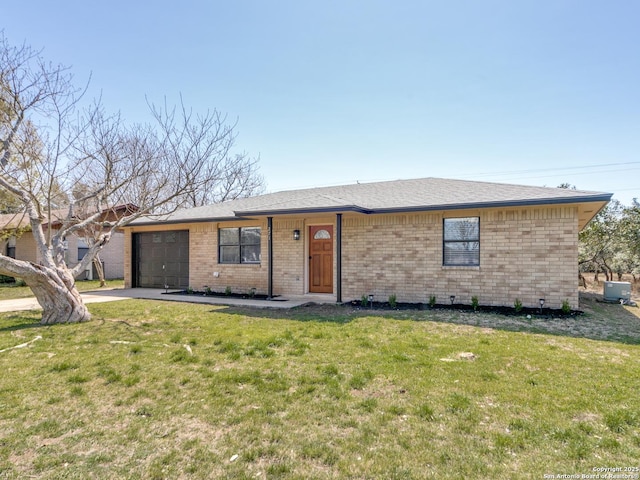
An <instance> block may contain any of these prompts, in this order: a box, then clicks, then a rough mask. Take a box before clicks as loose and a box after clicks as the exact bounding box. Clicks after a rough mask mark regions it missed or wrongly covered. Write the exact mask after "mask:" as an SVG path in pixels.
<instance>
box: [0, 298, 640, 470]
mask: <svg viewBox="0 0 640 480" xmlns="http://www.w3.org/2000/svg"><path fill="white" fill-rule="evenodd" d="M618 307H619V306H618ZM89 308H90V310H91V312H92V313H93V315H94V321H92V322H90V323H87V324H81V325H59V326H51V327H43V326H40V325H39V324H38V323H37V322H38V314H37V312H34V313H29V312H26V313H13V314H2V315H0V369H2V371H3V375H2V377H0V478H2V479H4V478H11V479H12V478H16V479H17V478H26V477H30V478H105V479H107V478H109V479H112V478H134V479H135V478H139V479H148V478H151V479H160V478H202V479H204V478H229V479H249V478H263V479H267V478H268V479H272V478H287V479H308V478H317V479H329V478H353V479H369V478H371V479H373V478H384V479H394V478H397V479H412V478H415V479H423V478H434V479H442V478H445V479H447V478H456V479H457V478H494V479H500V478H543V476H544V475H545V474H553V475H557V474H567V475H569V474H578V475H582V474H585V475H587V474H593V473H594V470H593V469H594V468H600V467H622V468H624V467H634V466H638V458H640V433H638V431H639V429H640V396H639V395H638V392H639V391H640V376H639V375H638V373H637V372H638V371H640V346H639V345H638V343H639V338H638V337H637V336H635V334H633V335H631V334H630V335H626V336H625V335H622V336H621V337H620V339H619V340H618V341H614V340H615V339H616V338H617V337H616V336H615V335H614V336H612V337H607V336H606V335H605V336H603V338H608V340H607V339H602V340H594V339H592V338H578V337H593V335H591V334H585V335H581V334H580V332H582V330H580V329H577V330H576V332H574V331H573V330H570V329H569V330H566V331H564V333H563V331H562V329H561V328H560V327H558V326H556V325H555V324H554V327H553V328H552V329H551V330H549V331H550V332H551V333H534V332H532V331H514V330H527V329H528V328H529V327H528V326H527V325H528V324H527V322H526V321H523V320H518V321H520V322H521V323H522V328H515V327H514V326H513V325H514V322H516V320H513V319H508V320H507V319H505V318H504V317H493V316H491V315H485V314H474V313H470V312H428V311H425V312H413V313H407V312H400V313H393V312H385V313H384V315H382V314H380V313H378V312H371V311H363V312H353V311H351V310H346V309H344V308H341V307H326V308H324V309H315V308H307V307H301V308H298V309H295V310H293V311H274V310H257V309H232V308H226V307H212V306H210V305H209V306H207V305H192V304H183V303H173V302H171V303H169V302H153V301H137V300H127V301H122V302H113V303H103V304H92V305H89ZM619 308H622V307H619ZM632 317H633V315H632ZM598 318H599V317H598V316H597V314H593V315H587V316H583V317H579V318H578V319H571V320H570V321H572V322H581V321H582V322H593V321H596V320H597V319H598ZM636 318H637V317H636ZM567 321H569V320H567ZM502 322H505V326H504V327H505V328H502V326H501V323H502ZM541 322H543V320H541ZM630 322H633V320H630ZM488 325H492V327H493V328H489V327H488ZM550 325H551V323H550ZM572 325H573V324H572ZM532 328H533V327H531V328H529V330H531V329H532ZM540 328H541V327H540V326H536V327H535V329H536V330H540ZM572 328H573V327H572ZM585 331H588V332H593V331H594V330H593V329H586V330H585ZM569 335H573V336H569ZM40 337H41V338H40ZM27 343H28V345H26V346H24V347H22V348H13V347H16V346H19V345H22V344H27Z"/></svg>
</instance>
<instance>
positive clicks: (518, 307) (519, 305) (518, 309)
mask: <svg viewBox="0 0 640 480" xmlns="http://www.w3.org/2000/svg"><path fill="white" fill-rule="evenodd" d="M513 308H514V310H515V311H516V313H520V312H521V311H522V302H521V301H520V299H519V298H516V301H515V302H513Z"/></svg>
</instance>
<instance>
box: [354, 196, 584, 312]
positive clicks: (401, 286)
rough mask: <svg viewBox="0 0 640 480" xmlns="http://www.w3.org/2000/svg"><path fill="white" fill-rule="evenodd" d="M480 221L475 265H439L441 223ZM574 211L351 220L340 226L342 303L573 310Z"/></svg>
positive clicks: (575, 297) (575, 300) (558, 209)
mask: <svg viewBox="0 0 640 480" xmlns="http://www.w3.org/2000/svg"><path fill="white" fill-rule="evenodd" d="M453 216H457V217H465V216H476V217H480V266H479V267H445V266H443V265H442V223H443V218H445V217H453ZM577 255H578V220H577V209H576V208H575V207H545V208H523V209H491V210H482V211H480V210H475V211H457V212H437V213H425V214H418V215H384V216H382V215H381V216H372V217H369V216H367V217H364V216H361V217H351V218H347V219H345V220H344V223H343V299H344V300H348V299H352V298H353V299H359V298H360V297H361V296H362V295H363V294H374V295H375V299H376V300H379V301H386V300H387V299H388V297H389V295H392V294H394V295H396V296H397V300H398V301H400V302H402V301H407V302H426V301H428V298H429V296H430V295H435V296H436V298H437V301H438V303H448V302H449V296H450V295H455V296H456V300H455V301H456V303H467V304H469V303H471V297H472V296H477V297H478V299H479V301H480V303H481V304H485V305H507V306H512V305H513V303H514V301H515V299H516V298H519V299H520V300H521V301H522V303H523V305H524V306H534V307H535V306H537V305H538V301H539V299H540V298H545V300H546V305H547V306H549V307H552V308H559V307H560V306H561V305H562V301H563V300H565V299H566V300H568V301H569V303H570V304H571V306H572V308H577V306H578V280H577Z"/></svg>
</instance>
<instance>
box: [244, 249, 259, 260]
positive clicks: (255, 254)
mask: <svg viewBox="0 0 640 480" xmlns="http://www.w3.org/2000/svg"><path fill="white" fill-rule="evenodd" d="M242 263H260V245H243V246H242Z"/></svg>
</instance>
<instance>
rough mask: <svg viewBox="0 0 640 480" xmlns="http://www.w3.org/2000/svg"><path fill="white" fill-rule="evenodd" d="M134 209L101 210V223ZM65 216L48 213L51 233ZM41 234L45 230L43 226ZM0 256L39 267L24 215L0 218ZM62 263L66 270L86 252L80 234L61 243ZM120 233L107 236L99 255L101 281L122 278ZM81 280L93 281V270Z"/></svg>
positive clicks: (123, 207)
mask: <svg viewBox="0 0 640 480" xmlns="http://www.w3.org/2000/svg"><path fill="white" fill-rule="evenodd" d="M136 208H137V207H135V205H130V204H129V205H118V206H116V207H114V208H113V209H109V210H105V219H107V220H113V218H114V216H120V215H123V214H126V213H127V212H130V211H132V210H133V209H136ZM67 214H68V210H67V209H61V210H55V211H52V212H51V216H52V224H51V228H52V230H56V229H58V228H59V224H60V222H61V221H62V219H63V218H64V217H65V216H66V215H67ZM43 227H44V229H45V232H46V229H47V227H48V225H47V224H44V225H43ZM0 231H1V233H2V237H1V238H0V253H1V254H2V255H6V256H8V257H12V258H16V259H18V260H24V261H27V262H32V263H36V264H37V263H40V252H39V251H38V247H37V245H36V241H35V239H34V238H33V235H32V234H31V226H30V223H29V218H28V216H27V215H26V214H25V213H12V214H2V215H0ZM65 246H66V249H65V262H66V263H67V265H68V266H69V267H74V266H75V265H77V264H78V263H79V262H80V261H81V260H82V258H83V257H84V255H85V253H86V252H87V250H88V249H89V245H88V244H87V239H86V238H85V237H84V236H83V233H82V232H78V234H73V235H69V236H68V237H67V238H66V243H65ZM123 252H124V233H123V232H122V231H121V230H116V231H115V232H113V234H112V235H111V239H110V241H109V243H107V244H106V245H105V246H104V248H103V249H102V250H101V251H100V259H101V260H102V262H103V264H104V276H105V279H107V280H110V279H115V278H123V277H124V259H123ZM79 278H80V279H81V280H86V279H97V278H98V277H97V273H96V271H95V267H94V268H92V269H91V270H88V271H86V272H85V273H84V274H83V275H82V276H81V277H79Z"/></svg>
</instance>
